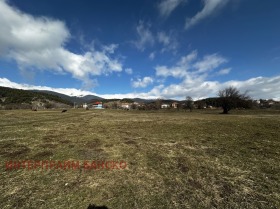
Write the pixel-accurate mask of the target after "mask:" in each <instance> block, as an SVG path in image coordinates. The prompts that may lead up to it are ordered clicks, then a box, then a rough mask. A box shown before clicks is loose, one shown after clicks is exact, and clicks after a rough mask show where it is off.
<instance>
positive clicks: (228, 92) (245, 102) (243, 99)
mask: <svg viewBox="0 0 280 209" xmlns="http://www.w3.org/2000/svg"><path fill="white" fill-rule="evenodd" d="M218 96H219V97H220V101H219V102H220V105H221V106H222V108H223V114H228V112H229V111H230V110H231V109H232V108H237V107H248V106H249V103H250V101H251V99H250V97H249V96H248V95H247V92H245V93H243V94H242V93H240V91H239V90H238V89H237V88H235V87H232V86H230V87H228V88H225V89H223V90H220V91H219V93H218Z"/></svg>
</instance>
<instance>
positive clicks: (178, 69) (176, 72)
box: [155, 51, 227, 78]
mask: <svg viewBox="0 0 280 209" xmlns="http://www.w3.org/2000/svg"><path fill="white" fill-rule="evenodd" d="M226 62H227V60H226V59H225V58H224V57H222V56H220V55H218V54H211V55H206V56H204V57H203V59H202V60H198V61H197V51H192V52H191V53H190V54H188V55H186V56H184V57H181V59H180V60H179V61H178V62H177V63H176V65H175V66H172V67H167V66H156V68H155V69H156V75H157V76H162V77H168V76H172V77H175V78H184V77H187V76H191V77H197V76H198V75H199V76H205V75H207V73H208V72H210V71H211V70H213V69H215V68H217V67H219V66H220V65H222V64H224V63H226Z"/></svg>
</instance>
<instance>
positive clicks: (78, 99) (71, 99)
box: [30, 90, 104, 104]
mask: <svg viewBox="0 0 280 209" xmlns="http://www.w3.org/2000/svg"><path fill="white" fill-rule="evenodd" d="M30 91H33V92H43V93H47V94H51V95H55V96H59V97H60V98H62V99H64V100H67V101H69V102H71V103H72V104H74V103H76V104H82V103H88V102H91V101H92V100H104V98H101V97H98V96H94V95H86V96H83V97H77V96H68V95H65V94H60V93H57V92H54V91H46V90H30Z"/></svg>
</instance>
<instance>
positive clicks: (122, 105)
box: [121, 102, 131, 109]
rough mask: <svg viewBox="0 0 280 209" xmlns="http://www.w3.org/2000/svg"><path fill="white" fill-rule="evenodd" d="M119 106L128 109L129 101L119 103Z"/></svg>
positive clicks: (129, 106)
mask: <svg viewBox="0 0 280 209" xmlns="http://www.w3.org/2000/svg"><path fill="white" fill-rule="evenodd" d="M121 108H122V109H130V108H131V103H127V102H126V103H121Z"/></svg>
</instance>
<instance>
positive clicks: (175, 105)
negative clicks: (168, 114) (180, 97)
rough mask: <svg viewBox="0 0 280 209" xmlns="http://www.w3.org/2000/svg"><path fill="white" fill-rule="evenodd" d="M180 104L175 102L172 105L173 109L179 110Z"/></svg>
mask: <svg viewBox="0 0 280 209" xmlns="http://www.w3.org/2000/svg"><path fill="white" fill-rule="evenodd" d="M178 104H179V103H178V102H173V103H172V104H171V107H172V108H178Z"/></svg>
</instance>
